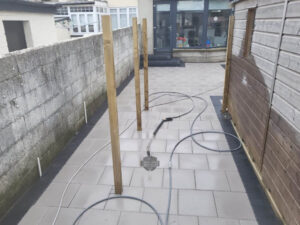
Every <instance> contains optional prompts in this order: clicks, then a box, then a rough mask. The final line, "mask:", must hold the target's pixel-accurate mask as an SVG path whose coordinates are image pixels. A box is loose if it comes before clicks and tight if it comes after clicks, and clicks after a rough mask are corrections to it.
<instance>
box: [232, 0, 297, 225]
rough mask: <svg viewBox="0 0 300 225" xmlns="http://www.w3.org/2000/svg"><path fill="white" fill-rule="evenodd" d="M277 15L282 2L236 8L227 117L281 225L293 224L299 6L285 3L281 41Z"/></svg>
mask: <svg viewBox="0 0 300 225" xmlns="http://www.w3.org/2000/svg"><path fill="white" fill-rule="evenodd" d="M251 7H257V9H256V17H255V26H254V32H253V38H252V44H251V55H250V56H249V57H243V56H242V55H243V43H244V38H245V37H244V36H245V29H246V19H247V9H248V8H251ZM283 10H284V0H269V1H265V0H245V1H241V2H239V3H237V4H236V6H235V11H236V12H235V19H236V21H235V28H234V37H233V56H232V63H231V73H230V85H229V112H230V113H231V115H232V119H233V121H234V123H235V124H236V127H237V130H238V132H239V134H240V136H241V137H242V138H243V141H244V143H245V145H246V146H247V149H248V151H249V153H250V155H251V157H252V159H253V161H254V164H255V166H256V168H257V170H258V171H259V173H260V175H261V180H262V182H263V183H264V185H265V187H266V189H267V191H268V192H269V193H270V195H271V196H272V198H273V200H274V202H275V204H276V205H277V207H278V209H279V211H280V213H281V215H282V217H283V219H284V221H285V222H286V223H287V224H289V225H299V224H300V182H299V174H300V104H299V103H300V66H299V61H300V48H299V43H300V37H299V34H300V33H299V30H300V1H299V0H293V1H289V3H288V8H287V15H286V19H285V24H284V32H283V36H282V37H281V36H280V34H279V33H280V27H281V21H282V16H283ZM279 40H282V42H281V45H280V52H279V60H278V62H277V61H276V59H277V53H278V52H277V47H278V43H279V42H278V41H279ZM275 68H276V70H275ZM275 72H276V73H275ZM274 75H275V76H276V80H275V82H274V79H275V78H274ZM273 82H274V83H275V86H274V87H275V88H274V93H272V91H271V90H272V84H273ZM270 99H272V104H271V114H270V118H269V117H268V112H269V104H270ZM265 134H266V136H265ZM265 137H266V139H265Z"/></svg>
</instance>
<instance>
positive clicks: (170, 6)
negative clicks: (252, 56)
mask: <svg viewBox="0 0 300 225" xmlns="http://www.w3.org/2000/svg"><path fill="white" fill-rule="evenodd" d="M139 5H140V6H141V5H143V7H139V14H140V17H141V18H144V17H145V18H147V20H148V24H149V25H150V26H149V29H148V33H149V37H148V38H149V42H150V44H149V46H148V47H149V49H150V51H151V53H155V54H160V53H172V54H173V56H178V57H180V58H182V59H183V60H184V61H186V62H194V61H195V62H197V61H218V60H219V61H222V60H224V59H225V58H224V57H225V51H226V44H227V30H228V19H229V15H230V14H231V6H230V1H229V0H140V1H139ZM209 54H211V56H209Z"/></svg>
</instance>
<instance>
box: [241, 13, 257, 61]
mask: <svg viewBox="0 0 300 225" xmlns="http://www.w3.org/2000/svg"><path fill="white" fill-rule="evenodd" d="M254 20H255V8H252V9H248V15H247V25H246V33H245V42H244V54H243V55H244V57H247V56H248V55H250V52H251V41H252V35H253V29H254Z"/></svg>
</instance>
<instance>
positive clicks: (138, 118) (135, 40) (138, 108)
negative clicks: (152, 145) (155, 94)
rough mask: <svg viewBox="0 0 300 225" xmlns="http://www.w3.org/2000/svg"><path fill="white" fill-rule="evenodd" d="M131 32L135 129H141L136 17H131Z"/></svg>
mask: <svg viewBox="0 0 300 225" xmlns="http://www.w3.org/2000/svg"><path fill="white" fill-rule="evenodd" d="M132 33H133V58H134V81H135V102H136V120H137V130H138V131H141V130H142V115H141V113H142V111H141V87H140V63H139V61H140V60H139V58H140V54H139V38H138V27H137V18H136V17H134V18H132Z"/></svg>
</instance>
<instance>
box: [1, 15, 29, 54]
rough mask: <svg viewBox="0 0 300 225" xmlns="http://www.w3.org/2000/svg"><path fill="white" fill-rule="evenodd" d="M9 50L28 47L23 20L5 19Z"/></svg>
mask: <svg viewBox="0 0 300 225" xmlns="http://www.w3.org/2000/svg"><path fill="white" fill-rule="evenodd" d="M3 25H4V31H5V36H6V41H7V46H8V51H9V52H12V51H16V50H21V49H24V48H27V43H26V38H25V32H24V23H23V21H3Z"/></svg>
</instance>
